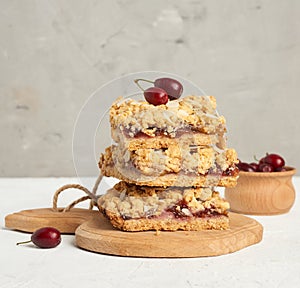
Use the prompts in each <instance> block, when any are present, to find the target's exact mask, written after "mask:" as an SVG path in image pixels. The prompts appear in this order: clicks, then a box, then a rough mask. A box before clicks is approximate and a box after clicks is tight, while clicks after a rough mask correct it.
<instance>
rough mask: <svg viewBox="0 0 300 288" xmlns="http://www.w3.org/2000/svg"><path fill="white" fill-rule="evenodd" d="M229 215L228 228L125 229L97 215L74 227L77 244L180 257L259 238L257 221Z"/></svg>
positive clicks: (228, 249)
mask: <svg viewBox="0 0 300 288" xmlns="http://www.w3.org/2000/svg"><path fill="white" fill-rule="evenodd" d="M229 217H230V229H229V230H209V231H207V230H206V231H176V232H168V231H160V232H156V231H147V232H124V231H121V230H117V229H115V228H113V227H112V226H111V224H110V222H109V221H108V220H107V219H106V218H104V217H103V216H102V215H100V216H97V217H93V218H92V219H91V220H89V221H87V222H85V223H83V224H82V225H80V226H79V227H78V228H77V230H76V232H75V238H76V245H77V246H78V247H80V248H83V249H86V250H89V251H93V252H98V253H105V254H113V255H119V256H134V257H156V258H158V257H159V258H165V257H167V258H181V257H203V256H217V255H223V254H228V253H232V252H235V251H238V250H240V249H242V248H245V247H247V246H250V245H253V244H255V243H258V242H260V241H261V240H262V235H263V227H262V225H261V224H260V223H258V222H257V221H255V220H254V219H251V218H249V217H246V216H244V215H239V214H235V213H230V214H229Z"/></svg>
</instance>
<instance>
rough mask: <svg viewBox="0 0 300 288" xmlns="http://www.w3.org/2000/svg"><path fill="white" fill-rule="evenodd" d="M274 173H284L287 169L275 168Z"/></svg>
mask: <svg viewBox="0 0 300 288" xmlns="http://www.w3.org/2000/svg"><path fill="white" fill-rule="evenodd" d="M274 171H275V172H284V171H287V169H286V168H285V167H280V168H276V169H274Z"/></svg>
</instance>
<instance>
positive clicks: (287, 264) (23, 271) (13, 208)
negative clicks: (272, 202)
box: [0, 177, 300, 288]
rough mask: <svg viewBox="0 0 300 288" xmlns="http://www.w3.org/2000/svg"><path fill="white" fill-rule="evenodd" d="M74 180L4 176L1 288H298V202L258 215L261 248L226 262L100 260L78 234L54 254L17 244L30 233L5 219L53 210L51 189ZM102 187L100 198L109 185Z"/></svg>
mask: <svg viewBox="0 0 300 288" xmlns="http://www.w3.org/2000/svg"><path fill="white" fill-rule="evenodd" d="M88 180H89V179H87V181H88ZM293 181H294V185H295V187H296V191H300V177H294V180H293ZM74 182H78V179H75V178H73V179H72V178H10V179H8V178H0V207H1V209H0V215H1V217H0V219H1V227H2V229H1V230H0V244H1V245H0V287H1V288H13V287H22V288H25V287H28V288H35V287H39V288H40V287H72V288H74V287H82V288H88V287H103V288H104V287H105V288H109V287H120V288H122V287H172V288H174V287H206V288H208V287H225V288H226V287H244V288H245V287H251V288H253V287H289V288H292V287H300V225H299V224H300V201H299V199H297V198H296V202H295V205H294V206H293V208H292V209H291V211H290V212H289V213H288V214H285V215H280V216H260V217H254V218H255V219H257V220H258V221H259V222H260V223H261V224H262V225H263V226H264V235H263V240H262V242H260V243H259V244H256V245H253V246H250V247H247V248H245V249H242V250H240V251H237V252H235V253H232V254H227V255H223V256H217V257H207V258H181V259H148V258H130V257H118V256H110V255H101V254H97V253H91V252H88V251H85V250H81V249H79V248H77V247H76V246H75V245H74V236H73V235H63V236H62V238H63V240H62V243H61V244H60V245H59V246H58V247H56V248H54V249H39V248H35V247H34V246H32V245H23V246H16V243H17V242H19V241H23V240H27V239H30V234H27V233H21V232H16V231H10V230H7V229H5V228H4V217H5V215H7V214H10V213H12V212H17V211H19V210H24V209H31V208H42V207H50V206H51V205H52V195H53V193H54V191H55V190H56V189H57V188H58V187H60V186H61V185H63V184H66V183H74ZM87 183H89V182H87ZM102 185H103V186H102V187H101V189H102V192H103V189H105V188H106V186H108V185H109V184H107V183H106V182H103V183H102ZM75 195H76V197H77V195H78V196H79V195H80V196H82V193H80V192H78V194H77V192H75V191H74V190H73V191H69V192H65V194H64V196H62V198H61V199H60V204H62V205H63V204H67V203H68V202H69V201H70V200H74V199H75V198H76V197H75ZM84 205H86V206H87V204H82V206H84ZM182 245H184V243H182Z"/></svg>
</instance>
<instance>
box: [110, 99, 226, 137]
mask: <svg viewBox="0 0 300 288" xmlns="http://www.w3.org/2000/svg"><path fill="white" fill-rule="evenodd" d="M110 123H111V126H112V129H117V128H118V129H120V130H121V131H123V134H124V135H126V136H127V137H129V138H136V137H140V136H148V137H155V136H162V135H165V136H168V137H170V138H175V137H178V136H180V135H182V134H185V133H190V132H200V133H205V134H221V135H222V134H224V133H225V132H226V126H225V118H224V117H223V116H219V115H218V113H217V111H216V99H215V97H213V96H193V95H191V96H186V97H184V98H180V99H178V100H172V101H169V102H168V103H167V104H165V105H164V104H163V105H158V106H154V105H152V104H149V103H148V102H146V101H137V100H133V99H124V98H122V97H120V98H118V99H117V101H115V102H114V103H113V105H112V106H111V109H110Z"/></svg>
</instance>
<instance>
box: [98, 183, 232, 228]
mask: <svg viewBox="0 0 300 288" xmlns="http://www.w3.org/2000/svg"><path fill="white" fill-rule="evenodd" d="M98 207H99V209H100V211H101V212H102V213H103V214H104V215H105V216H106V217H107V218H108V219H109V221H110V222H111V224H112V225H113V226H114V227H116V228H118V229H121V230H124V231H147V230H168V231H175V230H194V231H199V230H211V229H216V230H223V229H228V228H229V218H228V216H227V214H228V212H227V211H228V209H229V203H228V202H226V201H225V200H224V199H222V198H221V197H220V195H219V193H218V192H215V191H213V189H212V188H210V187H207V188H181V187H172V188H168V189H164V188H161V187H146V186H136V185H132V184H128V183H126V182H123V181H121V182H119V183H118V184H116V185H115V186H114V187H113V188H112V189H110V190H108V191H107V193H106V194H105V195H103V196H102V197H100V198H99V200H98Z"/></svg>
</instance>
